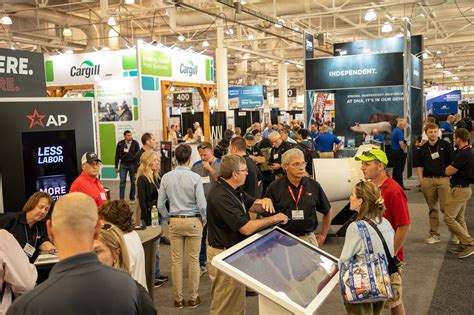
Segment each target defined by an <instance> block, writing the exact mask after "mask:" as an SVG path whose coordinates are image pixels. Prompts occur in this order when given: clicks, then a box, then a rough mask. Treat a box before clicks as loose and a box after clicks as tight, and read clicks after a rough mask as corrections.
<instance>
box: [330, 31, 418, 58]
mask: <svg viewBox="0 0 474 315" xmlns="http://www.w3.org/2000/svg"><path fill="white" fill-rule="evenodd" d="M422 39H423V37H422V36H421V35H414V36H412V37H411V53H412V54H414V55H416V54H418V53H420V52H421V46H422ZM333 48H334V56H346V55H347V56H349V55H362V54H365V55H367V54H381V53H391V52H403V37H402V36H397V37H390V38H382V39H369V40H356V41H353V42H349V43H336V44H334V45H333Z"/></svg>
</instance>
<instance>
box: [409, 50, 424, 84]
mask: <svg viewBox="0 0 474 315" xmlns="http://www.w3.org/2000/svg"><path fill="white" fill-rule="evenodd" d="M411 67H412V72H411V86H412V87H415V88H418V89H421V88H422V84H423V77H422V75H423V64H422V61H421V59H419V58H417V57H415V56H414V55H411Z"/></svg>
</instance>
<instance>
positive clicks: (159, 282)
mask: <svg viewBox="0 0 474 315" xmlns="http://www.w3.org/2000/svg"><path fill="white" fill-rule="evenodd" d="M166 281H168V277H166V276H160V277H158V278H155V288H159V287H161V286H163V284H165V282H166Z"/></svg>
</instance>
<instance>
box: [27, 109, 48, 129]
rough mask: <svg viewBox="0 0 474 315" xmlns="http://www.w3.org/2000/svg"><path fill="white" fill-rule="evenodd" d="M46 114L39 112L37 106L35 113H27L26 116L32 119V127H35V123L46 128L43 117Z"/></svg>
mask: <svg viewBox="0 0 474 315" xmlns="http://www.w3.org/2000/svg"><path fill="white" fill-rule="evenodd" d="M45 117H46V115H40V114H38V111H37V110H36V108H35V111H34V113H33V115H27V116H26V118H28V119H29V120H30V127H29V128H30V129H31V128H33V127H34V126H35V125H38V126H41V127H43V128H44V124H43V119H44V118H45Z"/></svg>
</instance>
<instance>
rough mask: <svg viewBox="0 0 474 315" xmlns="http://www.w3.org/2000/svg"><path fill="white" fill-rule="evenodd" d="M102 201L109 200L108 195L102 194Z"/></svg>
mask: <svg viewBox="0 0 474 315" xmlns="http://www.w3.org/2000/svg"><path fill="white" fill-rule="evenodd" d="M100 199H102V200H107V195H106V194H105V193H103V192H101V193H100Z"/></svg>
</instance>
